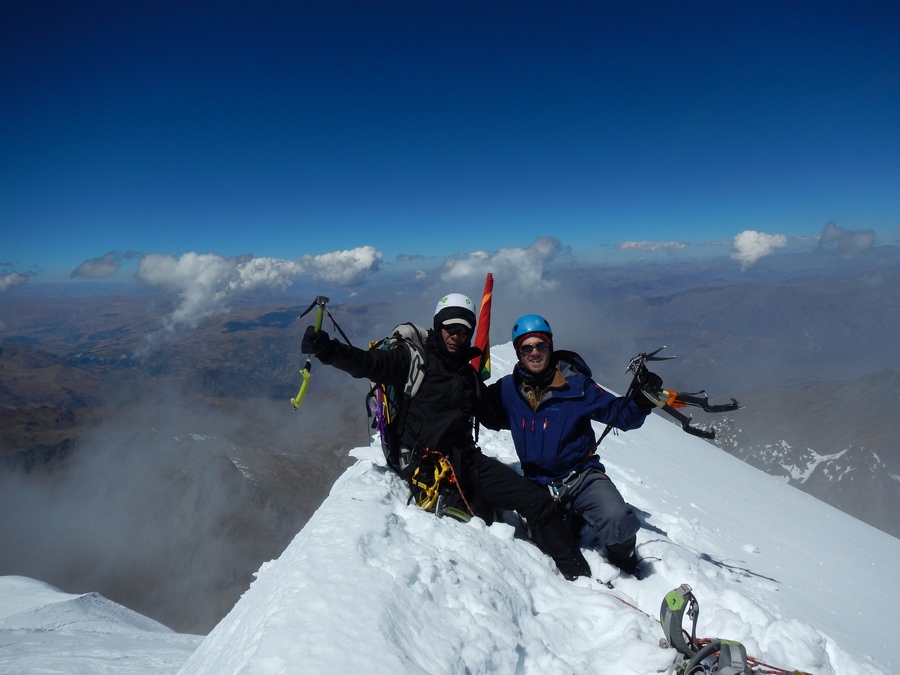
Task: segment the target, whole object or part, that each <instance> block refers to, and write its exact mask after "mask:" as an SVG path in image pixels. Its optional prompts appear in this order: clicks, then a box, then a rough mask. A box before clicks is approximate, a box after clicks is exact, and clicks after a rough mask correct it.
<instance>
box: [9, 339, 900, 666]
mask: <svg viewBox="0 0 900 675" xmlns="http://www.w3.org/2000/svg"><path fill="white" fill-rule="evenodd" d="M512 357H513V353H512V348H511V346H510V345H508V344H507V345H502V346H501V347H495V348H493V349H492V359H493V368H494V372H495V376H499V375H501V374H503V373H504V372H508V370H509V368H510V364H511V361H512ZM700 415H702V413H700ZM481 445H482V447H483V448H484V451H485V452H486V453H488V454H493V455H496V456H498V457H500V458H501V459H502V460H504V461H506V462H509V463H511V464H515V463H516V458H515V452H514V450H513V448H512V444H511V441H510V439H509V436H508V434H505V433H494V432H490V431H486V430H482V432H481ZM351 454H352V455H353V456H355V457H356V458H357V460H358V461H357V462H356V464H355V465H354V466H352V467H351V468H350V469H348V470H347V471H346V472H345V474H344V475H343V476H342V477H341V478H340V479H339V480H338V481H336V483H335V484H334V486H333V488H332V490H331V494H330V495H329V497H328V498H327V499H326V500H325V502H324V503H323V504H322V505H321V507H320V508H319V509H318V510H317V512H316V513H315V515H314V516H313V517H312V518H311V519H310V521H309V522H308V523H307V525H306V526H305V527H304V528H303V530H302V531H301V532H300V533H299V534H298V535H297V536H296V538H295V539H294V541H293V542H292V543H291V544H290V545H289V546H288V548H287V549H286V550H285V551H284V553H283V554H282V555H281V556H280V557H279V558H278V559H277V560H274V561H271V562H269V563H266V564H265V565H263V566H262V568H261V569H260V570H259V572H258V574H257V578H256V580H255V581H254V582H253V584H252V585H251V587H250V589H249V590H248V591H247V592H246V593H245V594H244V596H243V597H242V598H241V599H240V601H239V602H238V603H237V604H236V605H235V607H234V608H233V609H232V611H231V612H230V613H229V614H228V616H226V617H225V618H224V619H223V620H222V621H221V622H220V623H219V624H218V625H217V626H216V627H215V629H214V630H213V631H212V632H211V633H210V634H209V635H208V636H207V637H206V638H205V639H203V640H202V642H201V643H200V644H199V646H197V648H196V650H195V651H193V653H192V654H191V655H190V656H189V657H187V658H186V660H185V656H184V655H185V654H186V650H189V649H192V648H193V645H194V644H196V640H197V639H198V638H195V637H194V636H180V635H177V634H168V635H167V636H165V639H163V640H160V641H159V642H157V643H156V644H157V646H158V649H159V653H158V654H157V653H155V652H154V653H150V652H148V650H147V646H148V645H149V644H150V643H151V640H150V638H149V637H148V635H153V636H164V635H165V634H163V633H153V632H152V631H151V630H150V629H147V630H144V628H145V627H142V628H141V630H142V631H143V632H141V631H138V635H139V636H143V640H144V641H143V642H137V643H135V640H137V639H138V638H136V637H135V632H134V631H135V630H137V627H136V626H135V625H134V622H133V621H132V620H131V619H128V618H127V617H123V618H122V620H121V624H122V631H123V633H122V639H121V640H117V639H116V638H115V636H112V637H110V641H109V642H108V643H107V645H106V647H105V648H106V649H108V650H109V655H110V656H111V655H112V654H117V655H119V660H120V666H121V668H120V669H119V670H115V671H114V670H107V671H103V670H90V669H88V668H86V667H85V668H82V669H81V670H79V669H77V666H78V664H80V663H90V659H92V658H94V655H96V653H97V651H98V650H101V651H102V649H104V646H103V645H100V646H97V647H90V645H88V647H89V648H88V649H82V648H81V647H80V645H79V644H78V643H77V641H75V640H70V639H68V637H67V636H68V635H70V633H67V632H65V631H69V630H70V629H69V627H67V626H65V625H63V622H62V621H59V622H57V625H56V626H49V627H48V628H47V629H46V630H45V632H43V633H40V634H38V633H36V632H33V633H31V634H30V637H31V639H32V642H31V643H30V647H29V648H30V649H31V652H30V653H31V655H32V657H33V662H34V663H39V662H42V661H49V660H50V659H52V658H60V659H61V658H62V657H63V656H65V657H66V658H68V661H69V662H70V663H72V664H75V665H74V666H73V669H70V670H61V671H59V672H74V673H82V672H85V673H86V672H121V673H148V672H149V673H157V672H175V671H176V670H177V669H178V666H179V665H180V664H182V663H183V666H182V667H181V669H180V670H178V672H179V673H182V674H184V675H195V674H202V673H209V674H211V675H212V674H214V675H222V674H224V673H266V674H269V675H281V674H288V673H301V672H302V673H361V672H365V673H392V674H397V673H473V674H474V673H521V674H523V675H527V674H530V673H535V674H537V673H573V674H574V673H579V674H581V673H608V674H610V675H628V674H632V673H633V674H639V675H647V674H652V673H656V672H660V671H665V669H666V667H667V666H668V665H669V664H670V663H671V662H672V660H673V657H674V652H673V651H672V650H668V649H663V648H661V647H660V646H659V640H660V638H661V637H662V633H661V630H660V628H659V623H658V621H657V617H658V613H659V606H660V603H661V601H662V599H663V596H664V595H665V594H666V593H667V592H668V591H669V590H671V589H672V588H675V587H676V586H678V585H679V584H681V583H688V584H690V585H691V586H692V587H693V589H694V592H695V594H696V595H697V597H698V599H699V601H700V617H699V623H698V630H697V633H698V636H702V637H724V638H729V639H732V640H739V641H741V642H743V643H744V644H745V646H746V647H747V650H748V652H749V653H750V654H751V655H753V656H755V657H757V658H759V659H761V660H763V661H765V662H766V663H769V664H772V665H775V666H779V667H784V668H791V669H794V668H797V669H801V670H804V671H808V672H811V673H815V674H816V675H856V674H861V673H866V674H870V675H872V674H883V675H887V674H888V673H896V672H900V657H898V655H897V653H896V650H895V647H894V645H893V642H892V630H891V629H892V627H893V620H894V619H895V618H896V616H897V610H896V609H895V607H894V603H895V601H896V600H897V599H898V598H900V593H898V591H900V582H898V578H900V577H898V575H897V574H896V571H895V568H896V563H897V561H898V560H900V540H897V539H895V538H893V537H890V536H889V535H886V534H884V533H883V532H880V531H879V530H876V529H875V528H872V527H870V526H868V525H865V524H864V523H862V522H860V521H858V520H855V519H853V518H851V517H850V516H847V515H845V514H843V513H842V512H840V511H837V510H835V509H833V508H831V507H829V506H827V505H825V504H823V503H822V502H819V501H817V500H815V499H813V498H812V497H809V496H808V495H806V494H804V493H803V492H800V491H799V490H796V489H795V488H792V487H790V486H788V485H786V484H784V483H783V482H780V481H779V480H778V479H776V478H773V477H771V476H768V475H766V474H764V473H761V472H759V471H756V470H755V469H752V468H751V467H749V466H747V465H745V464H743V463H742V462H740V461H739V460H737V459H735V458H733V457H731V456H729V455H727V454H726V453H724V452H721V451H719V450H717V449H716V448H715V447H714V446H712V445H710V444H708V443H706V442H704V441H702V440H699V439H697V438H694V437H692V436H688V435H687V434H684V433H683V432H682V431H681V430H680V428H679V427H678V426H676V425H673V424H671V423H670V422H669V421H667V420H666V419H664V418H662V417H657V416H652V417H651V418H650V419H648V420H647V423H646V424H645V426H644V427H643V428H641V429H639V430H636V431H631V432H628V433H624V434H619V435H612V434H611V435H610V436H608V437H607V439H606V440H605V441H604V445H603V448H602V455H603V458H604V461H605V463H606V466H607V470H608V471H609V473H610V475H611V476H612V477H613V479H614V480H615V481H616V483H617V485H618V486H619V488H620V490H621V491H622V493H623V494H624V496H625V497H626V499H628V500H629V501H630V502H631V503H632V504H634V505H635V506H636V507H638V508H639V509H640V511H641V515H642V521H643V524H644V528H643V529H642V530H641V532H640V533H639V535H638V541H639V553H640V555H641V556H642V557H643V558H644V559H645V566H646V567H647V568H648V569H649V570H650V574H649V576H648V577H647V578H645V579H644V580H642V581H637V580H635V579H633V578H630V577H620V576H618V574H617V572H616V571H615V570H614V568H612V567H611V566H610V565H608V564H607V563H606V562H605V561H604V559H603V557H602V556H601V554H600V553H598V552H597V551H596V550H594V549H591V548H589V549H588V550H587V553H586V555H587V557H588V560H589V561H590V563H591V566H592V569H593V572H594V576H595V577H596V578H595V579H580V580H577V581H575V582H567V581H565V580H563V579H562V577H560V576H559V575H558V574H557V573H556V571H555V567H554V565H553V563H552V562H551V561H550V560H549V559H548V558H546V557H545V556H543V555H542V554H541V553H540V552H539V551H538V550H537V549H536V548H535V547H534V546H532V545H531V544H529V543H528V542H527V541H524V540H523V539H521V538H520V537H517V536H516V530H515V529H514V528H513V527H512V526H510V525H507V524H505V523H495V524H494V525H492V526H490V527H487V526H485V525H484V523H482V522H481V521H478V520H476V521H473V522H471V523H469V524H462V523H459V522H456V521H453V520H449V519H438V518H435V517H434V516H432V515H430V514H428V513H425V512H422V511H420V510H418V509H416V508H415V507H412V506H408V505H407V503H406V500H407V496H408V492H407V489H406V487H405V486H404V484H403V483H402V482H401V481H400V480H399V479H398V478H397V477H396V476H395V475H393V474H392V473H390V472H388V471H387V470H385V469H384V467H383V466H382V460H381V451H380V449H379V448H378V447H376V446H372V447H364V448H357V449H355V450H353V451H351ZM600 580H602V581H606V580H611V581H612V583H613V585H614V588H613V589H610V588H608V587H606V586H605V585H603V584H602V583H601V582H600ZM0 588H2V587H0ZM51 597H53V596H51ZM73 597H74V596H73ZM82 597H83V596H82ZM45 600H46V598H44V597H42V596H41V595H40V593H38V592H37V591H36V592H35V595H34V597H33V604H34V606H35V607H38V608H41V607H43V611H50V610H51V608H52V606H50V605H47V604H45ZM5 603H6V601H5V600H4V597H3V594H2V593H0V617H5V618H4V619H3V622H4V623H3V624H2V626H0V629H2V630H0V672H18V673H42V672H57V671H50V670H49V669H43V670H42V669H40V668H39V667H35V668H29V667H28V666H29V664H30V663H31V662H32V661H31V660H29V657H28V652H27V650H26V649H25V647H24V646H23V640H22V639H18V641H17V642H14V643H13V646H14V653H15V654H17V655H18V657H19V658H18V660H17V661H15V662H14V665H16V666H18V667H16V668H10V667H9V666H10V663H13V662H12V661H8V660H5V659H6V658H7V657H6V653H7V651H8V645H9V644H10V636H11V635H12V636H20V635H23V634H25V633H24V632H27V630H28V629H27V628H26V623H27V622H26V621H25V620H24V619H23V618H22V617H24V616H26V614H23V612H19V613H17V614H13V616H12V617H9V616H6V614H7V612H6V611H5V609H4V607H5ZM57 604H58V603H57ZM125 611H127V610H125ZM17 617H18V618H17ZM110 620H111V621H112V622H113V623H117V619H115V618H111V619H110ZM45 625H49V624H47V623H46V622H45ZM148 631H149V632H148ZM56 633H59V634H60V635H59V636H57V635H56ZM58 637H59V638H60V639H57V638H58ZM179 654H181V655H182V656H181V657H180V658H179V657H178V655H179ZM126 661H127V662H128V663H125V662H126ZM164 661H165V663H163V662H164ZM172 664H174V665H172ZM167 665H168V667H169V668H170V670H168V671H166V669H165V668H166V666H167Z"/></svg>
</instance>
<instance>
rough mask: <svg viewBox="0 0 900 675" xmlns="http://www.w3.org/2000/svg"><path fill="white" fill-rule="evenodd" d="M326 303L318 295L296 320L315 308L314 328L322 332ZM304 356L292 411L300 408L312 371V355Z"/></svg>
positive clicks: (324, 299)
mask: <svg viewBox="0 0 900 675" xmlns="http://www.w3.org/2000/svg"><path fill="white" fill-rule="evenodd" d="M327 303H328V298H326V297H325V296H324V295H318V296H316V299H315V300H313V301H312V304H310V306H309V307H307V308H306V310H305V311H304V312H303V314H301V315H300V316H298V317H297V318H298V319H302V318H303V317H304V316H306V315H307V314H309V312H311V311H312V309H313V308H314V307H315V309H316V321H315V327H316V330H317V331H319V330H322V319H324V318H325V305H326V304H327ZM304 356H306V363H305V364H304V366H303V370H301V371H300V374H301V375H302V376H303V382H302V383H301V384H300V391H298V392H297V395H296V396H295V397H294V398H292V399H291V405H292V406H294V410H296V409H297V408H298V407H300V402H301V401H302V400H303V397H304V396H305V395H306V389H307V388H308V387H309V371H310V370H312V354H304Z"/></svg>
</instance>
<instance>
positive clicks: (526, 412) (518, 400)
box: [482, 352, 649, 484]
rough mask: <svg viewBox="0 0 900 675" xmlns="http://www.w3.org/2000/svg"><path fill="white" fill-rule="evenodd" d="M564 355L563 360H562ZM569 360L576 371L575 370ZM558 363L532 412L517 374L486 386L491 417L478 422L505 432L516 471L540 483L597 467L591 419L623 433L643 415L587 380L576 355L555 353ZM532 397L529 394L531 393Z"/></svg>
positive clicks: (586, 370) (633, 405)
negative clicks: (518, 463) (512, 446)
mask: <svg viewBox="0 0 900 675" xmlns="http://www.w3.org/2000/svg"><path fill="white" fill-rule="evenodd" d="M564 355H565V356H564ZM569 355H570V356H571V357H575V359H577V362H574V363H578V364H579V365H580V366H581V367H580V368H578V369H576V367H575V364H574V363H573V361H574V359H571V360H564V359H565V358H566V356H569ZM555 356H557V360H558V364H557V368H556V376H555V378H554V380H553V382H552V383H551V384H550V385H548V386H547V387H545V388H544V390H543V391H542V392H541V394H540V401H538V403H537V407H536V408H532V404H531V403H530V402H529V400H528V393H529V389H530V388H529V387H528V386H527V385H526V384H525V382H523V381H522V379H521V377H520V376H519V375H518V373H516V372H514V374H513V375H507V376H505V377H502V378H501V379H500V380H499V381H497V382H495V383H494V384H492V385H491V386H490V387H488V402H489V408H490V409H491V410H492V414H491V416H490V417H491V419H488V420H482V421H483V422H484V424H485V426H487V427H488V428H491V429H509V430H510V432H511V433H512V437H513V442H514V443H515V446H516V453H517V454H518V455H519V459H520V460H521V463H522V471H523V472H524V473H525V475H526V476H528V477H529V478H530V479H531V480H533V481H536V482H538V483H541V484H548V483H552V482H554V481H556V480H560V479H563V478H565V477H566V476H568V475H569V474H570V473H572V472H573V471H582V470H584V469H588V468H593V467H597V468H600V469H601V470H602V469H603V465H602V464H601V463H600V458H599V457H598V456H597V455H596V454H595V449H596V442H597V439H596V436H595V435H594V429H593V427H592V426H591V420H595V421H597V422H601V423H604V424H609V423H610V422H613V426H615V427H616V428H618V429H621V430H623V431H628V430H630V429H637V428H638V427H640V426H641V425H643V423H644V420H645V419H646V418H647V415H648V414H649V411H646V410H643V409H641V408H640V407H638V404H637V403H635V401H634V400H633V399H631V398H628V399H626V398H624V397H621V396H618V397H617V396H613V395H612V394H610V393H609V392H607V391H604V390H603V389H602V388H601V387H600V385H598V384H597V383H596V382H594V381H593V380H592V379H591V376H590V369H589V368H587V366H586V364H584V361H582V360H581V357H579V356H578V355H577V354H574V353H572V352H562V353H556V354H555ZM531 393H532V397H533V390H532V392H531Z"/></svg>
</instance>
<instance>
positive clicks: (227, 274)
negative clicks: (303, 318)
mask: <svg viewBox="0 0 900 675" xmlns="http://www.w3.org/2000/svg"><path fill="white" fill-rule="evenodd" d="M380 262H381V253H379V252H378V251H376V250H375V249H374V248H373V247H371V246H363V247H361V248H356V249H352V250H349V251H335V252H333V253H325V254H322V255H317V256H308V255H307V256H302V257H301V258H300V259H299V260H281V259H278V258H253V257H252V256H249V255H246V256H240V257H231V258H226V257H224V256H221V255H218V254H216V253H193V252H192V253H185V254H184V255H182V256H181V257H180V258H175V257H174V256H171V255H161V254H158V253H153V254H150V255H146V256H144V257H143V258H141V261H140V264H139V265H138V271H137V277H138V278H139V279H140V280H141V281H143V282H144V283H146V284H149V285H150V286H154V287H156V288H161V289H163V290H165V291H168V292H170V293H173V294H175V295H177V296H178V298H179V304H178V306H177V307H176V308H175V311H173V312H172V314H171V315H170V316H169V317H168V318H167V319H166V321H165V323H166V327H167V328H170V329H172V328H174V327H175V326H179V325H183V326H187V327H189V328H193V327H195V326H196V325H197V324H198V323H199V322H200V321H202V320H203V319H205V318H207V317H209V316H212V315H214V314H218V313H221V312H224V311H227V309H228V304H229V301H230V300H231V298H232V297H233V296H234V295H235V294H237V293H241V292H245V291H251V290H255V289H259V288H279V289H280V288H286V287H288V286H290V285H291V283H293V281H294V279H295V278H296V277H298V276H300V275H303V274H306V275H310V276H312V277H313V278H315V279H318V280H321V281H324V282H326V283H330V284H334V285H338V286H352V285H356V284H360V283H362V282H364V281H365V279H366V277H367V275H368V274H370V273H372V272H376V271H377V270H378V265H379V264H380Z"/></svg>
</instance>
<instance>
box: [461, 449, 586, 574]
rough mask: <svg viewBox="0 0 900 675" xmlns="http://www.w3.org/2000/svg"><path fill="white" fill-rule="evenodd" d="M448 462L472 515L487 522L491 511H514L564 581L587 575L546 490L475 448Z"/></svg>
mask: <svg viewBox="0 0 900 675" xmlns="http://www.w3.org/2000/svg"><path fill="white" fill-rule="evenodd" d="M450 461H451V463H452V464H453V468H454V471H456V474H457V478H458V480H459V483H460V487H461V488H462V491H463V494H464V495H465V497H466V499H467V500H468V502H469V505H470V506H471V507H472V510H473V511H475V515H477V516H479V517H481V518H483V519H484V520H485V521H486V522H487V523H491V522H492V521H493V514H494V510H495V509H503V510H506V511H516V512H518V514H519V515H520V516H522V517H523V518H525V520H527V521H528V526H529V529H530V530H531V540H532V541H533V542H534V544H535V545H536V546H537V547H538V548H539V549H541V551H543V552H544V553H546V554H547V555H548V556H550V557H551V558H553V560H554V562H556V566H557V568H559V571H560V572H562V574H563V575H564V576H565V577H566V578H568V579H573V578H575V577H579V576H590V573H591V568H590V565H588V563H587V560H585V559H584V555H582V553H581V549H580V548H578V544H576V542H575V539H574V537H573V536H572V532H571V530H570V529H569V528H568V526H567V525H566V524H565V523H564V522H563V519H562V515H561V514H560V512H559V509H558V508H557V504H556V502H555V501H554V500H553V498H552V497H551V496H550V492H549V490H547V488H544V487H541V486H539V485H537V484H536V483H532V482H531V481H530V480H528V479H527V478H525V477H524V476H522V475H520V474H518V473H516V471H515V470H514V469H513V468H512V467H509V466H507V465H506V464H503V463H502V462H500V461H499V460H497V459H494V458H493V457H487V456H486V455H483V454H482V453H481V450H479V449H478V448H466V449H464V450H458V451H456V452H454V453H452V454H451V457H450Z"/></svg>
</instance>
